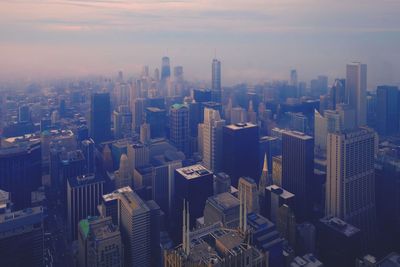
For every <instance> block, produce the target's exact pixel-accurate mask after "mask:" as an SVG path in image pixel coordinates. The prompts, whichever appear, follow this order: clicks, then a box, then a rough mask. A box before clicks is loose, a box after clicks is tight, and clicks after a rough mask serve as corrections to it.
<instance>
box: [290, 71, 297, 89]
mask: <svg viewBox="0 0 400 267" xmlns="http://www.w3.org/2000/svg"><path fill="white" fill-rule="evenodd" d="M290 85H291V86H296V87H297V71H296V70H291V71H290Z"/></svg>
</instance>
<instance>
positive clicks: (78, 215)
mask: <svg viewBox="0 0 400 267" xmlns="http://www.w3.org/2000/svg"><path fill="white" fill-rule="evenodd" d="M103 186H104V180H103V179H102V178H99V177H96V176H94V175H89V176H85V175H82V176H78V177H70V178H69V179H68V183H67V199H66V200H67V207H68V215H67V217H68V227H69V230H70V233H71V237H72V240H75V239H77V238H78V222H79V221H80V220H83V219H84V218H87V217H88V216H95V215H97V206H98V205H99V204H100V203H101V201H100V200H101V196H102V195H103Z"/></svg>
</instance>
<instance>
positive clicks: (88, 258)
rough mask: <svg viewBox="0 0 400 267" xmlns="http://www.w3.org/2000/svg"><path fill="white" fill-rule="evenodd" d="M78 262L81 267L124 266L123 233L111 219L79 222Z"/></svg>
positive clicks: (93, 219)
mask: <svg viewBox="0 0 400 267" xmlns="http://www.w3.org/2000/svg"><path fill="white" fill-rule="evenodd" d="M78 262H79V266H80V267H101V266H110V267H122V266H124V262H123V246H122V241H121V233H120V231H119V229H118V227H117V226H116V225H114V224H113V223H112V219H111V217H105V218H99V217H88V218H87V219H83V220H81V221H80V222H79V225H78Z"/></svg>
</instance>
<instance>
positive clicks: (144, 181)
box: [133, 164, 155, 199]
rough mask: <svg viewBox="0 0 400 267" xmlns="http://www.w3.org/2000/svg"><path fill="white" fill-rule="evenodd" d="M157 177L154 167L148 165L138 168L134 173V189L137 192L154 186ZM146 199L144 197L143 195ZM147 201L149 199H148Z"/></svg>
mask: <svg viewBox="0 0 400 267" xmlns="http://www.w3.org/2000/svg"><path fill="white" fill-rule="evenodd" d="M154 177H155V171H154V167H153V166H152V165H149V164H146V165H143V166H141V167H136V168H135V170H134V171H133V188H134V189H135V190H139V189H141V188H142V189H143V188H147V187H151V186H152V182H153V180H154ZM141 196H142V197H144V196H143V195H141ZM146 199H147V198H146Z"/></svg>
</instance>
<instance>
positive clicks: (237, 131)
mask: <svg viewBox="0 0 400 267" xmlns="http://www.w3.org/2000/svg"><path fill="white" fill-rule="evenodd" d="M222 135H223V137H222V139H223V143H222V147H223V150H222V151H223V152H222V169H223V171H224V172H226V173H227V174H228V175H229V176H230V177H231V181H232V185H233V186H237V185H238V182H239V178H240V177H245V176H248V177H250V178H252V179H253V180H254V181H255V182H256V183H258V179H259V176H260V172H259V151H258V149H259V145H258V140H259V137H258V126H256V125H254V124H251V123H237V124H231V125H227V126H224V128H223V133H222Z"/></svg>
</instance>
